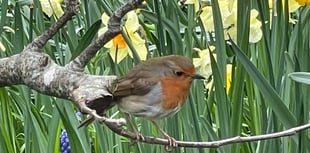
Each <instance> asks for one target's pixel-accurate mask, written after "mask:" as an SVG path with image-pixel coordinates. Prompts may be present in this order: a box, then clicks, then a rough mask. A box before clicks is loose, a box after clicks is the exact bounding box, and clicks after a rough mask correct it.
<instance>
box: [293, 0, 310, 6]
mask: <svg viewBox="0 0 310 153" xmlns="http://www.w3.org/2000/svg"><path fill="white" fill-rule="evenodd" d="M295 1H296V2H298V4H299V5H301V6H305V5H310V0H295Z"/></svg>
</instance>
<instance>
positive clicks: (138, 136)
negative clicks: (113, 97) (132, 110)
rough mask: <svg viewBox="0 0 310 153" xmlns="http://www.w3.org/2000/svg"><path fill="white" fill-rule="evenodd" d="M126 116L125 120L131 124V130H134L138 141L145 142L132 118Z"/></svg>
mask: <svg viewBox="0 0 310 153" xmlns="http://www.w3.org/2000/svg"><path fill="white" fill-rule="evenodd" d="M124 114H125V118H126V120H127V121H128V122H129V126H130V128H131V129H132V131H133V132H134V134H135V135H136V140H138V141H139V140H142V141H144V136H143V135H142V134H141V133H140V132H139V131H138V129H137V127H136V124H135V123H133V121H132V119H131V117H130V115H129V114H127V113H124Z"/></svg>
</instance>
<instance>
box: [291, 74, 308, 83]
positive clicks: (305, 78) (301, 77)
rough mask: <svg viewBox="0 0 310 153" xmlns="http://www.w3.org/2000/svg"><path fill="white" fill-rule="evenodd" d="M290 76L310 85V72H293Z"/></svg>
mask: <svg viewBox="0 0 310 153" xmlns="http://www.w3.org/2000/svg"><path fill="white" fill-rule="evenodd" d="M288 76H289V77H290V78H291V79H292V80H294V81H296V82H299V83H304V84H307V85H310V72H293V73H290V74H289V75H288Z"/></svg>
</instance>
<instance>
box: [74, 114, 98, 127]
mask: <svg viewBox="0 0 310 153" xmlns="http://www.w3.org/2000/svg"><path fill="white" fill-rule="evenodd" d="M94 121H95V118H94V117H93V116H91V117H88V118H87V119H85V120H84V121H82V122H81V124H80V125H79V126H78V128H81V127H83V126H84V127H87V126H88V125H89V124H91V123H92V122H94Z"/></svg>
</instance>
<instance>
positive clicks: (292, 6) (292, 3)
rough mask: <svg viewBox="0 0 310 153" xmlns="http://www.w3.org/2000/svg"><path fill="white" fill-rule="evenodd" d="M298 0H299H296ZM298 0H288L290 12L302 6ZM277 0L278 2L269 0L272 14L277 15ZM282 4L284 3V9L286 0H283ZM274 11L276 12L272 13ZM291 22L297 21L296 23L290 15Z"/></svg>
mask: <svg viewBox="0 0 310 153" xmlns="http://www.w3.org/2000/svg"><path fill="white" fill-rule="evenodd" d="M296 1H297V0H296ZM296 1H295V0H288V12H289V13H293V12H295V11H296V10H297V9H298V8H299V7H300V5H299V4H298V3H297V2H296ZM275 2H276V1H274V0H269V1H268V3H269V8H270V16H277V14H276V10H275V8H274V6H276V4H275ZM282 4H283V9H284V5H285V0H282ZM271 9H274V11H271ZM272 12H273V13H274V14H271V13H272ZM271 19H272V18H271ZM289 22H290V23H293V24H295V23H296V20H295V19H293V18H291V17H290V18H289Z"/></svg>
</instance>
